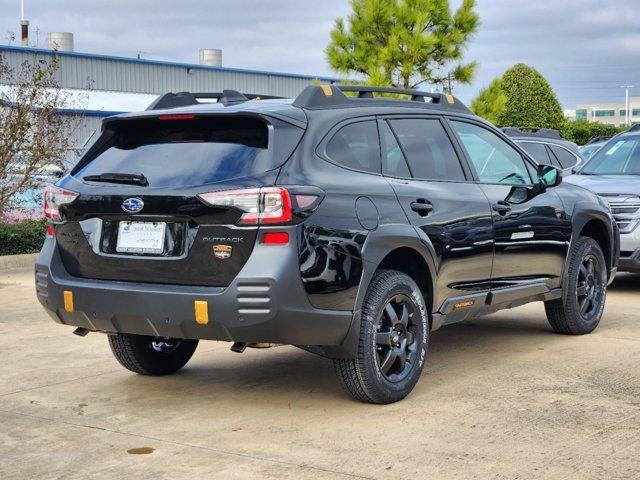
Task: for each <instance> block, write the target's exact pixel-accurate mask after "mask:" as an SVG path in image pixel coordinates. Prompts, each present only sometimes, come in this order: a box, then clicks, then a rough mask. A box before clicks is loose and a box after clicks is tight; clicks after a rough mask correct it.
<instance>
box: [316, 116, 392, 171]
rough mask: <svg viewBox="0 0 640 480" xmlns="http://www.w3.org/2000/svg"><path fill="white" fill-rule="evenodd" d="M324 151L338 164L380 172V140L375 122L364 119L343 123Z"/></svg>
mask: <svg viewBox="0 0 640 480" xmlns="http://www.w3.org/2000/svg"><path fill="white" fill-rule="evenodd" d="M325 152H326V155H327V157H329V159H330V160H331V161H333V162H335V163H337V164H338V165H340V166H343V167H346V168H349V169H351V170H360V171H364V172H370V173H380V140H379V138H378V126H377V125H376V122H375V121H373V120H366V121H363V122H356V123H350V124H348V125H345V126H344V127H342V128H340V129H339V130H338V131H337V132H336V133H335V134H334V135H333V137H331V140H329V143H327V147H326V149H325Z"/></svg>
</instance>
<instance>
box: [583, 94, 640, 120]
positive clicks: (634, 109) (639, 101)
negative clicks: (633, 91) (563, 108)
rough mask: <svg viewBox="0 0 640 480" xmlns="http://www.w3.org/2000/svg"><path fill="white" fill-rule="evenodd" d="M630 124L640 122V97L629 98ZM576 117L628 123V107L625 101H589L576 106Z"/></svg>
mask: <svg viewBox="0 0 640 480" xmlns="http://www.w3.org/2000/svg"><path fill="white" fill-rule="evenodd" d="M629 104H630V107H629V118H630V122H629V123H630V124H634V123H638V122H640V97H631V98H630V99H629ZM576 119H577V120H587V121H589V122H597V123H604V124H607V125H615V126H624V125H626V124H627V107H626V106H625V104H624V103H588V104H581V105H578V106H577V107H576Z"/></svg>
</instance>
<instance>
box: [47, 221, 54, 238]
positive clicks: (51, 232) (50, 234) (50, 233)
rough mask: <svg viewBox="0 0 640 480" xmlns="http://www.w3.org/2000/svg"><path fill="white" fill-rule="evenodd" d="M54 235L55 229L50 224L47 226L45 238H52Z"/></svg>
mask: <svg viewBox="0 0 640 480" xmlns="http://www.w3.org/2000/svg"><path fill="white" fill-rule="evenodd" d="M55 234H56V227H55V226H53V225H52V224H50V223H49V224H48V225H47V237H53V236H55Z"/></svg>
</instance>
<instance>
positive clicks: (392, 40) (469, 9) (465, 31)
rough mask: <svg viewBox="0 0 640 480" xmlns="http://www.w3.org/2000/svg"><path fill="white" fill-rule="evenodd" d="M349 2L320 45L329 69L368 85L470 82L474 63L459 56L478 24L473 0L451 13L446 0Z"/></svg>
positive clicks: (412, 85) (464, 0)
mask: <svg viewBox="0 0 640 480" xmlns="http://www.w3.org/2000/svg"><path fill="white" fill-rule="evenodd" d="M351 7H352V10H353V11H352V13H351V15H349V16H348V17H347V19H346V20H345V19H342V18H339V19H337V20H336V22H335V26H334V28H333V30H332V31H331V43H330V44H329V46H328V47H327V48H326V54H327V58H328V60H329V64H330V65H331V67H332V68H333V69H334V70H336V71H338V72H341V73H344V74H347V75H354V74H355V75H359V76H362V77H364V81H365V82H366V83H368V84H371V85H384V86H394V87H403V88H416V87H418V86H420V85H422V84H430V85H433V86H441V87H444V88H445V89H447V90H450V89H451V85H452V84H453V83H454V82H456V83H465V84H468V83H471V80H472V79H473V76H474V74H475V71H476V68H477V64H476V62H471V63H466V64H465V63H463V62H462V58H463V55H464V50H465V47H466V45H467V43H468V42H469V40H470V39H471V37H472V36H473V34H474V33H475V32H476V31H477V29H478V24H479V19H478V15H477V14H476V12H475V0H463V2H462V5H461V6H460V8H458V10H456V11H455V12H454V13H452V12H451V8H450V6H449V0H351Z"/></svg>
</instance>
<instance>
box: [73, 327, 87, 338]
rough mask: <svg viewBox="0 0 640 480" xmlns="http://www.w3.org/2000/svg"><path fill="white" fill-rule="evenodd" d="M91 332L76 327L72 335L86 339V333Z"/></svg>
mask: <svg viewBox="0 0 640 480" xmlns="http://www.w3.org/2000/svg"><path fill="white" fill-rule="evenodd" d="M90 331H91V330H88V329H86V328H84V327H78V328H76V329H75V330H74V331H73V334H74V335H78V336H79V337H86V336H87V333H89V332H90Z"/></svg>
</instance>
